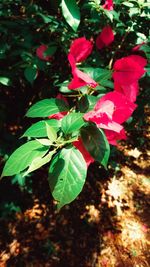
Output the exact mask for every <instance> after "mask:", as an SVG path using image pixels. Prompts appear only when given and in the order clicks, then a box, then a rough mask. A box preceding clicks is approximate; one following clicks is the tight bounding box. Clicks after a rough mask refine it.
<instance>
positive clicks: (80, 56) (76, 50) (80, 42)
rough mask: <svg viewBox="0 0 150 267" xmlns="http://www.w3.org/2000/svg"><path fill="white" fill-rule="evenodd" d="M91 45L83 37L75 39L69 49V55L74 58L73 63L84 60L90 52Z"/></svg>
mask: <svg viewBox="0 0 150 267" xmlns="http://www.w3.org/2000/svg"><path fill="white" fill-rule="evenodd" d="M92 49H93V44H92V42H91V41H89V40H86V38H85V37H81V38H77V39H75V40H74V41H73V42H72V44H71V47H70V54H71V55H72V56H73V57H74V59H75V62H81V61H83V60H85V59H86V58H87V57H88V56H89V55H90V54H91V52H92Z"/></svg>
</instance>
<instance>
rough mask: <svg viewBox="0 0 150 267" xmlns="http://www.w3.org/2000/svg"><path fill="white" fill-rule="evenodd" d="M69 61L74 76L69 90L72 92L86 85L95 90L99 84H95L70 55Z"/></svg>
mask: <svg viewBox="0 0 150 267" xmlns="http://www.w3.org/2000/svg"><path fill="white" fill-rule="evenodd" d="M68 60H69V63H70V65H71V68H72V75H73V79H72V81H71V82H70V84H69V85H68V88H69V89H70V90H74V89H77V88H79V87H82V86H86V85H89V86H91V87H93V88H94V87H96V86H97V85H98V84H97V82H95V81H94V80H93V79H92V78H91V77H89V76H88V75H87V74H86V73H84V72H83V71H81V70H79V69H78V68H77V67H76V63H75V59H74V57H73V56H72V54H70V53H69V55H68Z"/></svg>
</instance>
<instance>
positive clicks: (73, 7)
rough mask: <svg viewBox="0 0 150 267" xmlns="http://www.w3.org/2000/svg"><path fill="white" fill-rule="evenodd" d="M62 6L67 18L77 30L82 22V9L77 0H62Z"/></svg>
mask: <svg viewBox="0 0 150 267" xmlns="http://www.w3.org/2000/svg"><path fill="white" fill-rule="evenodd" d="M61 8H62V14H63V16H64V18H65V20H66V21H67V23H68V24H69V25H70V26H71V28H72V29H73V30H74V31H75V32H76V31H77V29H78V26H79V23H80V10H79V7H78V5H77V3H76V0H71V1H70V0H62V1H61Z"/></svg>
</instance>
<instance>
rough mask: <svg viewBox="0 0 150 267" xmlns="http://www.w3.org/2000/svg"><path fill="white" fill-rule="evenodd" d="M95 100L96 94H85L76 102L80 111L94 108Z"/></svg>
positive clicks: (96, 99)
mask: <svg viewBox="0 0 150 267" xmlns="http://www.w3.org/2000/svg"><path fill="white" fill-rule="evenodd" d="M97 101H98V98H97V97H96V96H92V95H85V96H83V97H82V98H81V99H80V101H79V102H78V108H79V110H80V112H87V111H90V110H92V109H93V108H94V106H95V105H96V102H97Z"/></svg>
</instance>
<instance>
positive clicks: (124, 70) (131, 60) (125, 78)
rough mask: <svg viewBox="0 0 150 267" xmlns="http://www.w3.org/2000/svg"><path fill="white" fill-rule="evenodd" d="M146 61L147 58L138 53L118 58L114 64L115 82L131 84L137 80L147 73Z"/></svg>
mask: <svg viewBox="0 0 150 267" xmlns="http://www.w3.org/2000/svg"><path fill="white" fill-rule="evenodd" d="M146 63H147V61H146V59H145V58H143V57H141V56H137V55H130V56H128V57H123V58H121V59H118V60H117V61H116V62H115V64H114V66H113V69H114V73H113V79H114V82H115V83H117V84H120V85H130V84H133V83H134V82H137V81H138V79H140V78H141V77H142V76H143V74H144V73H145V70H144V67H145V65H146Z"/></svg>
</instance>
